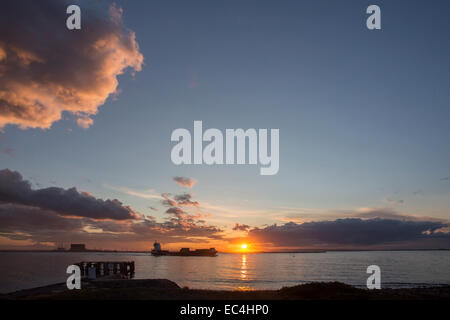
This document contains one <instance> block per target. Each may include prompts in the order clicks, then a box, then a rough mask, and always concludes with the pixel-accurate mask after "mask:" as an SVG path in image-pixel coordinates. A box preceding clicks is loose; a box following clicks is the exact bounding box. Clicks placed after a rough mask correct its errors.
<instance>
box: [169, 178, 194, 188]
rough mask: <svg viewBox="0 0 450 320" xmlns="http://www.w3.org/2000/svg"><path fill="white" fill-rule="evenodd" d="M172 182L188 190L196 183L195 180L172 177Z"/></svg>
mask: <svg viewBox="0 0 450 320" xmlns="http://www.w3.org/2000/svg"><path fill="white" fill-rule="evenodd" d="M173 181H175V182H176V183H178V184H179V185H180V186H182V187H188V188H192V187H193V186H194V185H195V184H196V183H197V180H195V179H192V178H187V177H173Z"/></svg>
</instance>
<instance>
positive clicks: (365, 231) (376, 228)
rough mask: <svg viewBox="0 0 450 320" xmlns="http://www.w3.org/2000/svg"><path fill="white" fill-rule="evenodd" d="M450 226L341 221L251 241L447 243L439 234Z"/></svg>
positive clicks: (257, 234) (290, 226) (260, 232)
mask: <svg viewBox="0 0 450 320" xmlns="http://www.w3.org/2000/svg"><path fill="white" fill-rule="evenodd" d="M447 226H448V224H446V223H442V222H437V221H402V220H393V219H379V218H377V219H367V220H363V219H357V218H347V219H337V220H335V221H320V222H305V223H302V224H296V223H293V222H289V223H286V224H284V225H281V226H277V225H272V226H268V227H265V228H263V229H259V228H255V229H252V230H250V231H249V233H248V235H249V237H250V238H251V239H253V240H255V241H259V242H265V243H272V244H274V245H276V246H316V245H322V246H331V247H336V246H352V247H358V246H372V245H380V244H388V243H398V242H408V241H409V242H411V241H417V240H423V239H429V238H433V237H434V238H441V239H445V240H446V244H447V247H450V234H448V233H442V232H437V230H439V229H441V228H444V227H447Z"/></svg>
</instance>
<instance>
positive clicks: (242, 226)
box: [233, 223, 250, 231]
mask: <svg viewBox="0 0 450 320" xmlns="http://www.w3.org/2000/svg"><path fill="white" fill-rule="evenodd" d="M249 229H250V226H249V225H247V224H239V223H236V224H235V225H234V227H233V230H234V231H248V230H249Z"/></svg>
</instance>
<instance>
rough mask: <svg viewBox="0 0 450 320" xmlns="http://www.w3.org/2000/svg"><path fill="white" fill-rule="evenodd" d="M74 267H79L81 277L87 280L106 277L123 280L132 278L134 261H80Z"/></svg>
mask: <svg viewBox="0 0 450 320" xmlns="http://www.w3.org/2000/svg"><path fill="white" fill-rule="evenodd" d="M75 265H77V266H79V267H80V271H81V276H82V277H85V278H86V277H87V278H89V279H96V278H102V277H107V276H110V277H111V276H116V277H120V278H124V279H132V278H133V277H134V261H91V262H86V261H82V262H79V263H76V264H75Z"/></svg>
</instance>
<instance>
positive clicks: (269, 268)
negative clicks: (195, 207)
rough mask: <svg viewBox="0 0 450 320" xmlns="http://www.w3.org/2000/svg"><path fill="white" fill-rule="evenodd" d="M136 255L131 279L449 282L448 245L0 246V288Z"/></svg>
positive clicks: (228, 284) (212, 285)
mask: <svg viewBox="0 0 450 320" xmlns="http://www.w3.org/2000/svg"><path fill="white" fill-rule="evenodd" d="M81 261H135V264H136V274H135V278H136V279H148V278H154V279H157V278H159V279H161V278H164V279H169V280H172V281H175V282H176V283H177V284H178V285H179V286H182V287H184V286H187V287H189V288H207V289H222V290H254V289H279V288H281V287H283V286H293V285H297V284H302V283H307V282H311V281H340V282H344V283H347V284H351V285H354V286H358V287H365V286H366V281H367V277H368V276H369V274H367V273H366V270H367V267H368V266H369V265H378V266H379V267H380V268H381V284H382V288H388V287H389V288H398V287H419V286H431V285H444V284H450V251H439V250H437V251H358V252H324V253H247V254H231V253H219V255H218V256H217V257H170V256H169V257H167V256H166V257H153V256H151V255H150V254H149V253H148V254H147V253H133V254H132V253H75V252H63V253H59V252H0V292H1V293H7V292H13V291H16V290H20V289H26V288H33V287H37V286H43V285H48V284H54V283H59V282H65V281H66V279H67V277H68V274H66V268H67V266H68V265H70V264H74V263H78V262H81Z"/></svg>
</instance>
